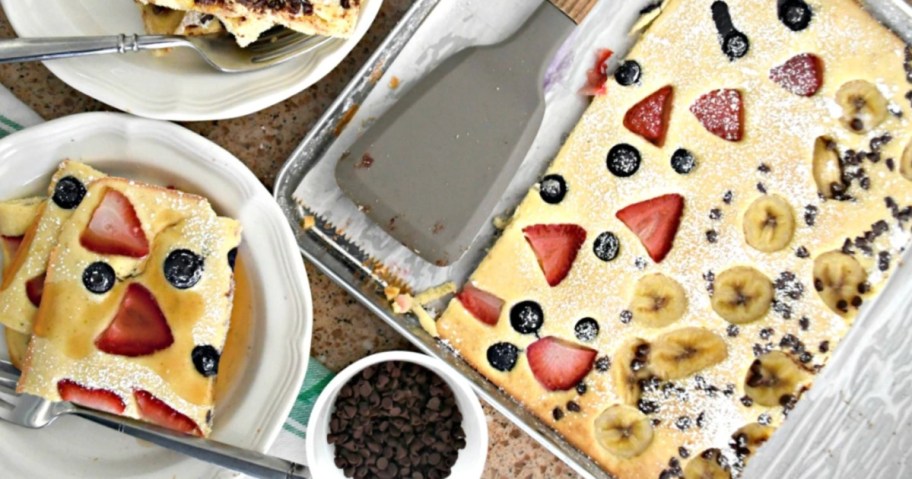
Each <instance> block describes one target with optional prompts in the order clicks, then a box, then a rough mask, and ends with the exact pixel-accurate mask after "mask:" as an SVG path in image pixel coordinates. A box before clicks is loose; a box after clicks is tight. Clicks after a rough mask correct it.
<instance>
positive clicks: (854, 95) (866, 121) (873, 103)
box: [836, 80, 888, 133]
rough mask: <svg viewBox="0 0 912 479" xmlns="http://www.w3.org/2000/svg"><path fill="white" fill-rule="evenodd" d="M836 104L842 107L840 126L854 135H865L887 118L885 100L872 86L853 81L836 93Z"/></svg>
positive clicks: (860, 81) (865, 82)
mask: <svg viewBox="0 0 912 479" xmlns="http://www.w3.org/2000/svg"><path fill="white" fill-rule="evenodd" d="M836 103H838V104H839V106H841V107H842V118H840V121H842V124H843V125H844V126H845V127H846V128H848V129H849V130H851V131H853V132H855V133H866V132H868V131H871V130H873V129H874V128H876V127H877V126H878V125H880V124H881V123H883V121H884V120H885V119H886V118H887V106H888V105H887V99H886V98H884V96H883V94H881V93H880V90H878V89H877V87H876V86H874V84H872V83H871V82H868V81H865V80H853V81H850V82H848V83H846V84H844V85H842V86H841V87H839V91H838V92H836Z"/></svg>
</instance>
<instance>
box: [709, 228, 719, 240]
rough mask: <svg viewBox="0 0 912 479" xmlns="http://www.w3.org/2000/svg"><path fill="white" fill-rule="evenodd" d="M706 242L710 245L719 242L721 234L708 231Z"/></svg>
mask: <svg viewBox="0 0 912 479" xmlns="http://www.w3.org/2000/svg"><path fill="white" fill-rule="evenodd" d="M706 241H708V242H710V243H716V242H717V241H719V232H718V231H716V230H706Z"/></svg>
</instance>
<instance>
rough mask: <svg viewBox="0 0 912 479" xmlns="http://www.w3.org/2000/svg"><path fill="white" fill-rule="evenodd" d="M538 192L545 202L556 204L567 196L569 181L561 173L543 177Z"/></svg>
mask: <svg viewBox="0 0 912 479" xmlns="http://www.w3.org/2000/svg"><path fill="white" fill-rule="evenodd" d="M538 193H539V194H540V195H541V199H542V200H543V201H544V202H545V203H548V204H551V205H556V204H558V203H560V202H561V201H564V197H565V196H567V181H566V180H564V177H563V176H561V175H548V176H546V177H544V178H542V180H541V186H540V187H539V190H538Z"/></svg>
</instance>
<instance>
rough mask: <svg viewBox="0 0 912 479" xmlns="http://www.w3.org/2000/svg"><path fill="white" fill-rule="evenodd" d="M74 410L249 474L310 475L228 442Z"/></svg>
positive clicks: (279, 478) (274, 478)
mask: <svg viewBox="0 0 912 479" xmlns="http://www.w3.org/2000/svg"><path fill="white" fill-rule="evenodd" d="M76 414H77V415H79V416H82V417H84V418H86V419H88V420H90V421H93V422H95V423H98V424H101V425H102V426H105V427H108V428H111V429H114V430H116V431H119V432H122V433H124V434H127V435H129V436H133V437H135V438H137V439H142V440H144V441H148V442H151V443H153V444H156V445H158V446H161V447H164V448H166V449H170V450H172V451H175V452H178V453H181V454H184V455H186V456H190V457H193V458H196V459H199V460H201V461H205V462H208V463H210V464H215V465H217V466H221V467H225V468H228V469H231V470H233V471H236V472H240V473H242V474H246V475H248V476H252V477H258V478H263V479H297V478H302V479H310V477H311V476H310V472H309V471H308V469H307V467H305V466H302V465H300V464H295V463H293V462H290V461H286V460H284V459H279V458H277V457H272V456H267V455H265V454H261V453H259V452H255V451H248V450H246V449H241V448H239V447H236V446H232V445H230V444H224V443H220V442H216V441H212V440H208V439H203V438H199V437H195V436H188V435H180V434H176V433H174V432H172V431H170V430H168V429H164V428H160V427H158V426H154V425H152V424H146V423H138V422H136V421H133V420H131V419H127V418H122V417H119V416H112V415H110V414H106V413H103V412H99V411H93V410H90V409H84V408H81V407H79V408H77V410H76ZM134 423H135V425H134Z"/></svg>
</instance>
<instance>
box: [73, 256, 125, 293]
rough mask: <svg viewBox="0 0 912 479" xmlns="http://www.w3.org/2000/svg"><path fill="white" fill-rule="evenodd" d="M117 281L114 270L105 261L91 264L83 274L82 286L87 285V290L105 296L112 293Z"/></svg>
mask: <svg viewBox="0 0 912 479" xmlns="http://www.w3.org/2000/svg"><path fill="white" fill-rule="evenodd" d="M116 280H117V277H116V276H115V274H114V268H112V267H111V265H109V264H108V263H105V262H103V261H99V262H97V263H92V264H90V265H89V267H88V268H86V269H85V271H83V272H82V284H83V285H85V287H86V289H87V290H89V291H91V292H93V293H95V294H105V293H107V292H108V291H111V288H113V287H114V283H115V282H116Z"/></svg>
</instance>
